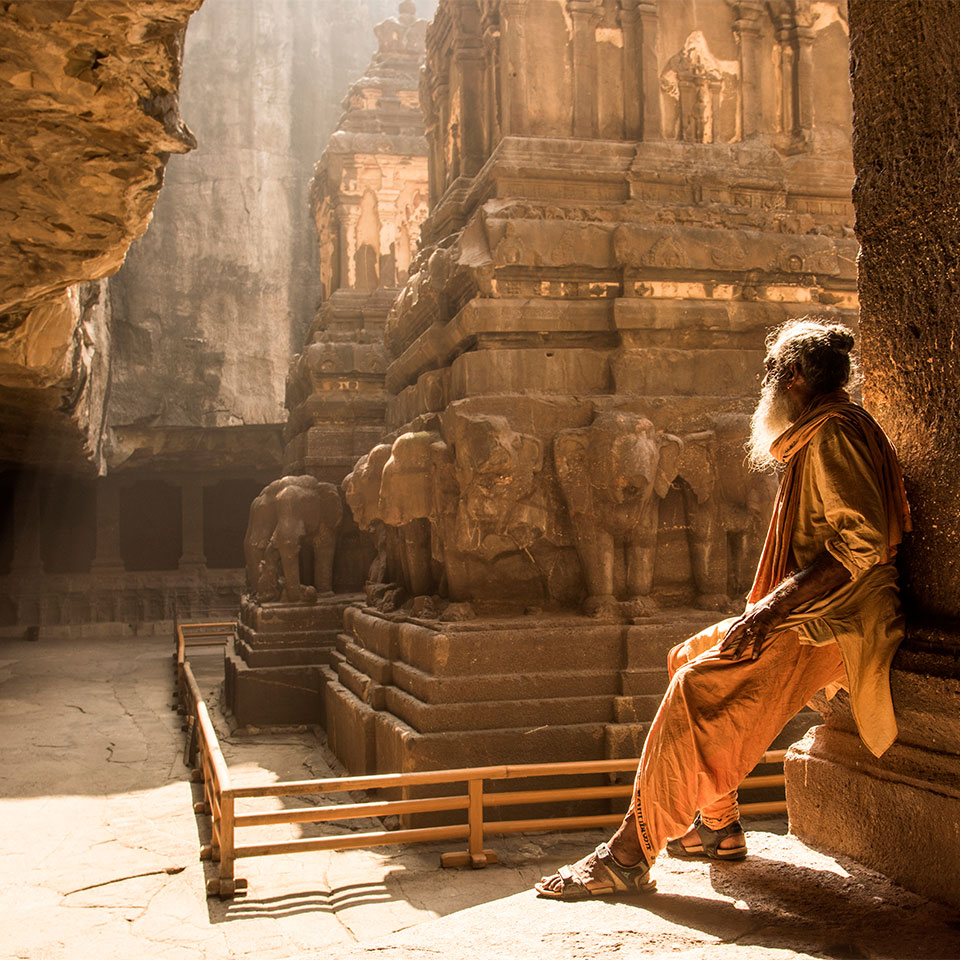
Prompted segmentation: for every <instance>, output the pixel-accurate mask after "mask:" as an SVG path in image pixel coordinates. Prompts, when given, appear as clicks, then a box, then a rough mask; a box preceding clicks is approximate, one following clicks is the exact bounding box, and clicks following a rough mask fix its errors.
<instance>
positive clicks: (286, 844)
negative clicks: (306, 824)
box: [235, 823, 470, 857]
mask: <svg viewBox="0 0 960 960" xmlns="http://www.w3.org/2000/svg"><path fill="white" fill-rule="evenodd" d="M469 832H470V828H469V826H468V825H467V824H465V823H456V824H452V825H451V826H449V827H420V828H419V829H417V830H376V831H371V832H369V833H349V834H346V835H344V836H339V837H313V838H304V839H301V840H284V841H279V842H277V843H253V844H249V845H247V846H241V847H236V849H235V856H237V857H266V856H269V855H270V854H272V853H302V852H303V851H305V850H357V849H365V848H366V847H390V846H394V845H395V844H398V843H435V842H436V841H438V840H462V839H464V837H466V836H467V835H468V834H469Z"/></svg>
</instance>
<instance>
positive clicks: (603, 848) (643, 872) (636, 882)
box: [595, 843, 650, 890]
mask: <svg viewBox="0 0 960 960" xmlns="http://www.w3.org/2000/svg"><path fill="white" fill-rule="evenodd" d="M595 853H596V856H597V860H598V861H599V862H600V863H602V864H603V866H604V869H605V870H608V871H609V872H610V873H611V874H612V875H613V876H615V877H616V878H617V879H618V880H619V881H620V882H621V883H622V884H623V885H624V886H625V887H626V888H627V890H639V889H640V884H641V882H642V881H643V879H644V877H646V876H647V874H648V873H650V864H649V863H647V862H646V861H645V860H644V861H643V862H642V863H638V864H637V865H636V866H634V867H625V866H623V864H621V863H617V861H616V859H615V858H614V856H613V854H612V853H611V852H610V847H609V846H607V844H606V843H601V844H599V845H598V846H597V849H596V851H595Z"/></svg>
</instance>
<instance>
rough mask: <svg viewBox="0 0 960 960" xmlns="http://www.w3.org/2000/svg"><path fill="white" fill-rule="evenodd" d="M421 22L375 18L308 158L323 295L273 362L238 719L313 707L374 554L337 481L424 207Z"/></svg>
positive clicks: (378, 372) (354, 443) (233, 670)
mask: <svg viewBox="0 0 960 960" xmlns="http://www.w3.org/2000/svg"><path fill="white" fill-rule="evenodd" d="M426 27H427V21H426V20H423V19H418V18H417V16H416V9H415V5H414V4H413V3H411V2H410V0H406V2H402V3H400V5H399V16H398V17H396V18H390V19H387V20H385V21H384V22H382V23H380V24H378V25H377V27H376V28H375V32H376V35H377V41H378V50H377V52H376V53H375V54H374V56H373V59H372V61H371V62H370V65H369V66H368V68H367V70H366V72H365V74H364V76H363V77H361V78H360V79H359V80H357V81H356V82H354V83H353V84H352V85H351V87H350V90H349V92H348V93H347V96H346V98H345V100H344V102H343V107H344V113H343V115H342V117H341V120H340V124H339V127H338V129H337V130H336V132H335V133H334V134H333V135H332V137H331V138H330V142H329V143H328V144H327V147H326V149H325V150H324V152H323V155H322V156H321V158H320V160H319V161H318V162H317V164H316V168H315V171H314V174H315V175H314V179H313V183H312V189H311V207H312V210H313V215H314V219H315V222H316V227H317V236H318V241H319V252H320V258H319V259H320V277H321V284H322V297H323V300H322V304H321V307H320V309H319V310H318V312H317V314H316V317H315V318H314V320H313V322H312V324H311V325H310V328H309V330H308V332H307V335H306V338H305V342H304V345H303V349H302V351H301V352H300V353H299V354H297V355H296V356H295V357H294V358H293V360H292V362H291V364H290V370H289V373H288V376H287V385H286V408H287V411H288V419H287V423H286V426H285V428H284V457H283V471H284V473H285V474H286V476H285V477H284V478H282V479H280V480H276V481H274V482H272V483H271V484H269V485H268V486H267V487H266V488H265V489H264V490H263V492H262V493H261V494H260V495H259V496H258V497H257V498H256V499H255V500H254V503H253V505H252V506H251V512H250V522H249V525H248V528H247V534H246V539H245V553H246V564H247V590H248V592H247V594H246V595H245V596H244V598H243V600H242V601H241V608H240V621H239V627H238V638H237V641H236V644H235V648H234V650H233V651H232V652H230V653H229V654H228V656H227V659H226V691H227V702H228V703H229V705H230V708H231V710H232V711H233V713H234V715H235V716H236V717H237V719H238V720H240V721H241V722H244V723H257V724H263V723H291V722H316V721H317V719H318V714H319V713H320V699H319V695H320V690H321V687H322V684H323V679H322V676H321V674H320V665H322V664H326V663H328V662H329V660H330V654H331V650H332V648H333V646H334V643H335V641H336V637H337V634H338V633H339V631H340V629H341V625H342V623H343V615H344V610H345V608H346V606H347V604H348V603H350V602H354V601H357V600H359V599H361V595H360V594H359V593H358V591H361V590H362V589H363V585H364V581H365V579H366V576H367V572H368V570H369V567H370V564H371V561H372V560H373V558H374V556H375V549H374V546H373V544H372V542H371V539H370V537H369V535H366V534H364V533H362V532H361V531H360V529H359V528H358V526H357V524H356V523H355V522H354V520H353V517H352V516H351V514H350V511H349V510H347V509H346V508H345V507H343V505H342V502H341V495H340V490H339V485H340V482H341V481H342V480H343V478H344V477H345V476H346V474H347V473H349V472H350V470H351V469H352V468H353V465H354V463H355V462H356V460H357V458H358V457H360V456H361V455H363V454H365V453H366V452H367V451H368V450H369V449H370V448H371V447H372V446H374V445H375V444H377V443H378V442H379V441H380V439H381V437H382V435H383V432H384V417H385V412H386V406H387V395H386V393H385V391H384V376H385V373H386V368H387V359H386V355H385V351H384V346H383V329H384V323H385V320H386V317H387V312H388V310H389V308H390V305H391V303H392V302H393V300H394V298H395V297H396V294H397V292H398V289H399V288H400V287H401V286H402V285H403V284H404V283H405V282H406V280H407V277H408V274H409V269H410V263H411V260H412V258H413V256H414V254H415V252H416V249H417V243H418V240H419V236H420V226H421V224H422V222H423V221H424V219H426V216H427V200H428V187H427V144H426V140H425V138H424V131H423V116H422V113H421V111H420V103H419V97H418V92H417V90H418V83H419V72H420V65H421V63H422V62H423V54H424V33H425V31H426ZM294 500H295V501H296V502H295V503H294V502H293V501H294ZM285 506H286V507H288V508H289V514H288V516H287V517H286V518H285V517H284V516H283V511H284V509H285ZM301 553H303V554H304V557H303V561H302V562H301V559H300V558H301ZM301 579H302V580H303V581H304V583H305V584H307V587H306V589H304V588H303V587H302V586H301ZM334 591H336V594H335V595H333V592H334Z"/></svg>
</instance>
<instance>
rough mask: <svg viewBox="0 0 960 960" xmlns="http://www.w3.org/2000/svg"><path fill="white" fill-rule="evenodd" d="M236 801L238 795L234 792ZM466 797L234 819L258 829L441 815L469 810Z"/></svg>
mask: <svg viewBox="0 0 960 960" xmlns="http://www.w3.org/2000/svg"><path fill="white" fill-rule="evenodd" d="M233 795H234V797H236V795H237V794H236V791H234V794H233ZM466 809H467V798H466V797H465V796H464V797H427V798H426V799H424V800H386V801H384V802H383V803H342V804H331V805H328V806H325V807H297V808H294V809H290V810H279V811H277V812H276V813H244V814H239V815H237V817H236V818H235V819H234V823H236V825H237V826H238V827H257V826H265V825H267V824H273V823H329V822H332V821H334V820H356V819H358V818H360V817H388V816H391V815H393V816H402V815H403V814H408V813H439V812H441V811H445V810H466Z"/></svg>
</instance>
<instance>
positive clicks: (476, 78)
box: [456, 33, 484, 177]
mask: <svg viewBox="0 0 960 960" xmlns="http://www.w3.org/2000/svg"><path fill="white" fill-rule="evenodd" d="M456 59H457V66H458V68H459V70H460V76H461V78H462V79H461V83H462V90H463V93H462V97H463V102H462V103H461V108H460V173H461V175H462V176H465V177H472V176H474V175H475V174H476V173H477V172H478V171H479V170H480V168H481V167H482V166H483V160H484V144H483V141H484V129H483V122H482V119H481V118H482V117H483V68H484V56H483V42H482V40H481V38H480V37H479V36H477V35H476V34H474V33H471V34H466V35H464V36H462V37H461V38H460V39H459V41H458V43H457V51H456Z"/></svg>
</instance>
